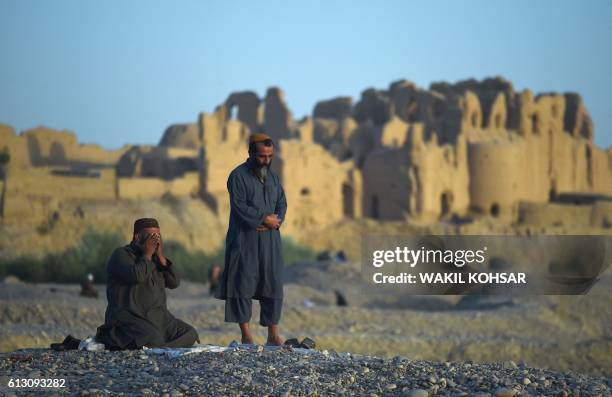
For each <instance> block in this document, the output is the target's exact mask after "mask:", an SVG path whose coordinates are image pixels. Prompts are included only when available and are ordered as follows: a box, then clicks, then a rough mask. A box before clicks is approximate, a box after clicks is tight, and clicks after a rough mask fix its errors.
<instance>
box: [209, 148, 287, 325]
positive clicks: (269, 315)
mask: <svg viewBox="0 0 612 397" xmlns="http://www.w3.org/2000/svg"><path fill="white" fill-rule="evenodd" d="M227 190H228V192H229V196H230V207H231V209H230V219H229V228H228V231H227V237H226V239H225V267H224V269H223V274H222V275H221V281H220V282H219V289H218V290H217V294H216V297H217V298H219V299H224V300H225V321H227V322H237V323H244V322H248V321H249V320H250V318H251V299H257V300H259V303H260V305H261V315H260V321H259V323H260V324H261V325H264V326H268V325H273V324H278V322H279V320H280V315H281V308H282V299H283V282H282V272H283V257H282V245H281V236H280V231H279V230H267V231H263V232H259V231H257V230H256V229H257V228H258V227H259V226H261V225H262V222H263V220H264V218H265V217H266V216H268V215H270V214H277V215H278V218H279V219H281V220H284V219H285V214H286V212H287V200H286V199H285V192H284V191H283V187H282V186H281V183H280V179H279V177H278V175H276V174H275V173H274V172H272V171H271V170H270V171H268V175H267V178H266V179H265V181H264V182H262V181H261V180H260V179H259V178H258V177H257V175H256V173H255V170H254V169H253V167H252V166H251V165H250V163H249V161H248V160H247V161H246V162H244V163H243V164H241V165H239V166H238V167H236V168H235V169H234V170H233V171H232V172H231V173H230V176H229V178H228V180H227Z"/></svg>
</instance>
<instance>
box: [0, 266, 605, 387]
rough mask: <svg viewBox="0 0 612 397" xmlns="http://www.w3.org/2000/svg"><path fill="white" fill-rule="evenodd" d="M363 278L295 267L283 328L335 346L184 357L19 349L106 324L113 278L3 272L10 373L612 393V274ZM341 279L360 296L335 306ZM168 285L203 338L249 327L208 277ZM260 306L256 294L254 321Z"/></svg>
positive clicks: (116, 381)
mask: <svg viewBox="0 0 612 397" xmlns="http://www.w3.org/2000/svg"><path fill="white" fill-rule="evenodd" d="M355 277H356V268H355V267H354V266H353V265H351V264H348V263H333V262H319V263H307V264H298V265H294V266H292V267H291V268H290V269H288V271H287V284H286V287H285V304H284V309H283V317H282V322H281V326H282V328H281V329H282V333H283V336H284V337H286V338H289V337H298V338H303V337H305V336H309V337H311V338H313V339H314V340H315V341H316V342H317V348H318V349H319V350H320V351H323V350H327V351H328V352H329V353H328V354H323V353H321V354H314V355H312V356H310V355H308V356H304V355H300V354H298V353H295V352H293V353H292V352H288V351H282V352H280V351H267V350H265V351H262V352H260V351H256V350H254V351H237V352H233V353H224V354H215V353H199V354H195V355H192V356H189V357H188V358H187V357H185V358H179V359H175V360H171V359H167V358H164V357H157V356H154V357H149V356H146V357H144V358H142V354H141V352H132V353H105V352H101V353H87V352H66V353H55V352H51V351H48V350H44V349H42V350H41V349H35V350H23V351H15V350H16V349H22V348H45V347H48V346H49V344H50V343H51V342H61V341H62V340H63V339H64V337H65V336H66V335H68V334H72V335H73V336H75V337H77V338H85V337H87V336H90V335H93V334H95V330H96V327H97V326H99V325H100V324H101V323H102V322H103V318H104V309H105V305H106V300H105V296H104V286H103V285H98V286H97V288H98V290H99V291H100V298H99V299H91V298H84V297H80V296H79V295H78V292H79V289H80V287H79V286H75V285H62V284H37V285H33V284H27V283H21V282H5V283H4V284H1V285H0V351H4V352H7V353H2V354H1V355H0V376H2V377H3V378H2V385H0V386H6V382H8V380H9V379H10V377H15V378H17V377H19V378H21V377H26V378H28V377H29V378H33V377H36V378H43V377H51V376H52V375H53V376H54V377H56V378H57V377H63V378H65V379H66V382H67V388H66V389H64V390H63V391H67V392H68V394H75V393H77V394H78V393H82V392H86V393H88V392H91V393H92V394H96V393H98V394H100V393H104V392H103V391H104V390H107V391H110V392H113V393H119V392H123V393H126V394H141V393H142V392H143V390H144V391H145V392H146V391H147V390H149V391H151V393H153V394H164V393H168V394H169V395H172V394H173V393H174V394H175V395H178V393H183V394H189V393H190V394H193V395H198V394H213V395H214V394H238V391H241V392H242V393H243V394H247V395H256V394H262V395H265V394H272V395H282V394H284V393H285V392H289V393H290V394H296V395H308V394H310V395H316V394H323V395H326V394H330V393H337V394H346V395H360V394H365V395H370V394H377V395H387V394H388V395H394V394H397V395H409V394H408V393H409V392H413V393H415V394H413V395H425V394H424V393H425V392H428V393H429V394H434V392H437V395H473V394H474V393H477V392H483V393H489V394H490V395H496V394H499V395H512V393H524V394H527V395H531V394H533V395H563V391H565V392H566V393H568V394H569V395H578V393H577V392H580V393H581V395H598V394H600V395H610V389H609V387H610V384H609V383H610V382H612V379H610V378H611V377H612V311H611V310H610V308H611V307H612V292H611V291H612V288H611V287H612V278H611V277H610V276H609V275H608V274H605V275H604V277H603V278H602V280H601V281H600V282H599V283H598V284H597V286H596V288H594V289H593V290H592V291H591V292H589V294H587V295H582V296H525V297H520V296H463V297H462V296H409V295H402V294H398V293H393V294H381V293H378V294H376V293H372V291H369V290H367V289H364V288H363V286H362V285H360V284H359V283H358V282H357V280H356V278H355ZM334 289H338V290H340V291H342V292H343V294H344V295H345V296H346V298H347V299H348V301H349V306H348V307H337V306H336V305H335V296H334V293H333V291H334ZM168 292H169V298H168V305H169V308H170V310H171V311H172V312H173V313H174V314H175V315H176V316H177V317H179V318H181V319H183V320H185V321H187V322H189V323H191V324H193V325H194V326H195V327H196V328H197V330H198V332H199V334H200V339H201V340H202V343H204V344H215V345H221V346H227V345H228V344H229V343H230V342H231V341H232V340H233V339H237V338H238V336H239V333H238V329H237V327H236V326H235V325H234V324H227V323H224V322H223V302H222V301H219V300H216V299H213V298H211V297H210V296H209V294H208V289H207V287H206V286H204V285H201V284H196V283H190V282H183V283H182V284H181V286H180V287H179V288H178V289H177V290H172V291H168ZM258 315H259V310H258V305H257V304H256V303H255V304H254V319H255V321H257V319H258ZM254 330H255V342H256V343H263V342H264V341H265V329H264V328H262V327H254ZM334 351H337V352H351V354H352V355H351V354H347V353H339V354H336V353H334ZM357 354H363V355H367V356H358V355H357ZM374 356H377V357H381V358H376V357H374ZM396 356H402V357H405V358H399V357H396ZM514 363H518V366H517V365H515V364H514ZM174 368H176V369H174ZM536 368H542V369H536ZM544 368H547V369H544ZM52 371H55V372H52ZM172 371H174V372H172ZM418 390H422V391H418ZM2 392H5V393H14V392H16V390H15V389H12V390H8V389H6V390H2V389H0V395H1V394H2ZM53 392H55V393H61V392H62V390H59V389H57V390H54V391H53ZM416 393H421V394H416ZM462 393H464V394H462ZM483 395H486V394H483Z"/></svg>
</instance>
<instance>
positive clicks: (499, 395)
mask: <svg viewBox="0 0 612 397" xmlns="http://www.w3.org/2000/svg"><path fill="white" fill-rule="evenodd" d="M515 394H516V390H514V389H497V390H496V391H495V397H514V395H515Z"/></svg>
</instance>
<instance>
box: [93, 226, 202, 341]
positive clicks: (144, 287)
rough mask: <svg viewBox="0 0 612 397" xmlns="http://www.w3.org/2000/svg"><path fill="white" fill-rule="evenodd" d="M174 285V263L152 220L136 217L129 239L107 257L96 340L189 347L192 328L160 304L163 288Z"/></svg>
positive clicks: (176, 282)
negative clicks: (102, 312) (102, 311)
mask: <svg viewBox="0 0 612 397" xmlns="http://www.w3.org/2000/svg"><path fill="white" fill-rule="evenodd" d="M178 285H179V277H178V275H177V273H176V272H175V270H174V266H173V264H172V262H171V261H170V259H168V258H166V257H165V256H164V253H163V243H162V238H161V233H160V229H159V224H158V223H157V220H155V219H152V218H143V219H138V220H137V221H136V222H135V223H134V236H133V239H132V242H131V243H130V244H129V245H126V246H124V247H120V248H117V249H116V250H115V251H114V252H113V254H112V256H111V258H110V260H109V262H108V266H107V282H106V297H107V299H108V307H107V308H106V315H105V320H104V321H105V322H104V325H102V326H100V327H98V332H97V334H96V340H97V341H98V342H100V343H104V345H105V346H106V348H107V349H109V350H120V349H139V348H141V347H143V346H147V347H189V346H192V345H193V344H194V343H195V342H196V341H198V342H199V338H198V333H197V332H196V330H195V329H194V328H193V327H192V326H191V325H189V324H187V323H185V322H183V321H181V320H178V319H176V318H174V316H173V315H172V314H170V312H169V311H168V308H167V307H166V290H165V289H166V288H170V289H174V288H176V287H178Z"/></svg>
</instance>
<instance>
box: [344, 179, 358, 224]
mask: <svg viewBox="0 0 612 397" xmlns="http://www.w3.org/2000/svg"><path fill="white" fill-rule="evenodd" d="M342 203H343V213H344V216H346V217H347V218H353V217H355V202H354V192H353V187H352V186H351V185H349V184H348V183H344V184H342Z"/></svg>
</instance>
